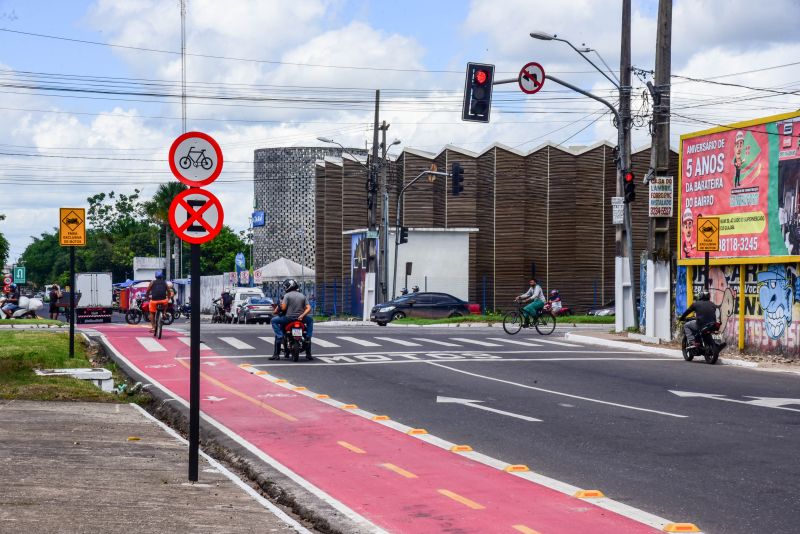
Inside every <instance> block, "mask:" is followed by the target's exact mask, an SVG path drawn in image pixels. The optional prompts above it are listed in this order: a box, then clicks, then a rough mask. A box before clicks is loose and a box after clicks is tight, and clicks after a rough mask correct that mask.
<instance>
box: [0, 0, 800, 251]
mask: <svg viewBox="0 0 800 534" xmlns="http://www.w3.org/2000/svg"><path fill="white" fill-rule="evenodd" d="M187 2H188V10H189V15H188V18H187V35H188V50H189V52H190V53H193V54H206V55H219V56H226V57H238V58H249V59H259V60H265V61H278V62H281V63H278V64H276V63H264V62H260V63H255V62H252V61H236V60H232V59H209V58H201V57H197V56H190V57H189V58H188V73H187V76H188V79H189V82H190V88H189V91H190V94H192V95H200V94H209V95H214V96H215V99H213V100H207V99H197V98H192V99H190V101H189V105H188V113H189V127H190V129H198V130H203V131H206V132H208V133H210V134H211V135H213V136H215V138H217V140H218V141H219V142H220V144H221V145H222V147H223V150H224V151H225V154H226V160H227V161H229V162H230V164H229V165H228V164H226V168H225V171H223V176H222V177H221V178H220V180H219V181H218V182H217V183H215V184H214V186H213V189H214V192H215V193H217V194H218V195H219V196H220V198H221V199H222V202H223V205H224V207H225V211H226V214H227V215H226V223H228V224H230V225H231V226H232V227H234V228H235V229H242V228H244V227H246V226H247V224H248V223H247V216H248V210H247V209H243V208H242V206H251V205H252V183H251V182H250V181H249V179H250V176H251V175H252V164H251V162H252V152H253V150H254V149H256V148H261V147H266V146H282V145H293V146H297V145H309V144H311V145H316V144H319V142H318V141H317V140H316V138H317V137H318V136H320V135H324V136H326V137H334V138H336V140H337V141H340V142H342V143H344V144H348V145H351V146H359V147H363V146H364V145H365V143H368V142H370V141H371V137H372V136H371V131H370V122H371V120H372V111H371V108H372V103H371V99H372V93H373V91H374V89H376V88H381V89H382V90H383V103H382V113H381V118H382V119H386V120H387V122H389V123H391V124H392V127H391V130H390V133H389V135H390V138H395V137H397V138H399V139H401V140H402V145H401V146H400V150H402V149H403V148H416V149H422V150H427V151H431V152H437V151H438V150H440V149H441V148H442V147H443V146H444V145H445V144H448V143H451V144H455V145H457V146H461V147H463V148H465V149H468V150H473V151H477V152H479V151H481V150H483V149H484V148H485V147H487V146H489V145H490V144H491V143H494V142H500V143H503V144H506V145H509V146H512V147H516V148H517V149H519V150H521V151H528V150H531V149H533V148H535V147H536V146H538V145H540V144H542V143H544V142H551V143H553V144H559V143H564V144H565V145H581V144H590V143H594V142H597V141H600V140H613V139H614V138H615V131H614V128H613V125H612V124H611V122H610V120H609V118H608V116H605V115H603V111H604V110H603V109H602V107H601V106H599V105H597V104H596V103H594V102H592V101H588V100H586V99H583V98H582V97H579V96H577V95H575V94H572V93H570V92H568V91H565V90H563V89H562V88H560V87H558V86H555V84H553V83H551V84H546V85H545V88H544V90H543V91H542V92H540V93H539V94H537V95H534V96H532V97H526V96H524V95H522V94H521V93H520V92H519V91H517V89H516V87H515V86H513V85H506V86H503V87H502V88H498V89H497V92H496V96H495V105H494V107H493V111H492V122H491V123H490V124H488V125H483V124H479V125H476V124H465V123H463V122H461V121H460V106H461V103H460V100H461V90H462V88H463V79H464V78H463V77H464V74H463V72H464V68H465V64H466V62H467V61H471V60H472V61H484V62H490V63H494V64H496V65H497V68H498V72H504V73H509V74H508V75H509V76H513V75H514V74H515V73H516V72H518V70H519V68H520V67H522V65H523V64H525V63H526V62H528V61H533V60H535V61H539V62H540V63H542V64H543V65H544V66H545V69H546V70H547V72H550V73H551V74H555V73H558V76H559V77H561V78H564V79H567V80H570V81H572V82H573V83H576V84H578V85H580V86H581V87H584V88H585V89H587V90H591V91H594V92H596V93H597V94H600V95H603V96H606V97H607V98H609V99H612V100H613V99H614V98H615V92H614V91H613V90H612V88H611V87H610V86H609V84H608V83H607V82H605V80H604V79H603V78H602V77H601V76H600V75H599V74H598V73H596V72H594V71H593V70H592V68H591V67H590V66H589V65H588V64H586V63H585V62H583V60H582V59H581V58H580V57H579V56H577V55H576V54H575V53H574V52H573V51H572V50H570V49H569V48H568V47H567V46H565V45H564V44H563V43H557V42H542V41H534V40H532V39H531V38H530V37H529V36H528V33H529V32H530V31H532V30H545V31H548V32H552V33H558V34H559V35H560V36H562V37H565V38H568V39H570V40H571V41H573V42H574V43H575V44H576V45H579V44H581V43H584V42H585V43H586V44H587V45H589V46H592V47H594V48H596V49H597V50H599V51H600V52H601V53H602V55H603V57H604V58H605V59H606V60H607V61H608V63H609V64H610V65H611V66H612V68H616V67H617V66H618V53H619V25H620V21H619V18H620V5H621V3H620V0H573V1H572V2H552V1H546V0H471V1H456V0H445V1H431V0H428V1H420V0H404V1H378V0H293V1H292V2H287V1H285V0H226V1H224V2H222V1H219V0H187ZM178 5H179V4H178V1H177V0H70V1H69V2H64V1H46V0H0V29H9V30H16V31H20V32H30V33H38V34H45V35H53V36H60V37H65V38H70V39H79V40H89V41H97V42H101V43H109V44H119V45H127V46H135V47H144V48H155V49H166V50H179V47H180V17H179V9H178ZM656 6H657V2H656V0H634V1H633V63H634V65H636V66H639V67H643V68H646V69H649V68H652V64H653V54H654V52H653V46H654V42H655V13H656ZM750 8H751V3H750V2H749V0H727V1H723V0H692V1H688V0H682V1H678V2H676V3H675V7H674V30H673V32H674V33H673V43H674V45H673V72H674V73H675V74H680V75H687V76H692V77H697V78H713V79H715V80H722V81H725V82H733V83H737V84H741V85H744V86H748V87H755V88H756V89H747V88H737V87H729V86H719V85H711V84H706V83H690V82H687V81H686V80H685V79H674V80H673V95H674V99H673V103H674V106H675V111H676V112H678V113H680V114H681V116H675V117H674V118H673V123H672V142H673V144H674V145H675V146H677V144H678V136H679V135H680V134H681V133H686V132H690V131H696V130H699V129H703V128H705V127H707V126H709V125H710V124H715V123H728V122H733V121H735V120H743V119H749V118H755V117H760V116H766V115H770V114H773V113H779V112H786V111H791V110H794V109H797V108H799V107H800V98H798V97H794V96H780V95H779V96H775V95H771V96H770V97H769V98H757V99H755V100H752V99H751V98H752V97H754V96H758V97H761V96H763V92H759V91H758V90H757V88H782V89H783V90H796V89H798V87H797V85H798V83H797V80H800V67H799V66H792V65H788V64H789V63H791V61H792V58H796V57H798V55H800V39H798V38H797V37H795V35H796V29H795V24H796V22H795V21H796V20H798V19H799V18H800V5H799V4H798V3H797V2H796V1H794V0H774V1H771V2H768V3H762V5H761V8H760V9H759V10H757V11H754V10H752V9H750ZM179 65H180V63H179V61H178V59H177V58H176V56H174V55H168V54H159V53H153V52H145V51H132V50H125V49H120V48H113V47H109V46H95V45H88V44H79V43H73V42H68V41H63V40H53V39H46V38H38V37H32V36H25V35H21V34H15V33H9V32H5V31H0V68H1V69H4V71H5V72H3V73H2V76H0V78H2V83H0V91H2V92H3V93H4V94H3V98H2V100H0V102H2V104H0V124H3V125H4V127H3V128H0V149H2V150H0V152H3V151H4V152H12V153H15V154H19V153H24V154H27V155H25V156H18V155H0V158H2V160H3V165H2V166H0V181H2V182H3V184H4V187H5V188H6V189H8V188H15V192H16V197H17V199H18V200H19V202H17V203H15V204H14V205H11V204H7V205H2V204H0V213H5V214H6V215H7V216H8V218H7V220H6V221H2V222H0V232H3V233H4V234H5V235H6V236H7V237H8V238H9V240H10V241H11V244H12V254H11V260H12V261H13V260H14V259H16V257H17V256H18V255H19V254H20V253H21V252H22V250H24V248H25V246H27V244H28V243H29V242H30V236H31V235H38V234H39V233H41V232H43V231H47V230H49V229H50V228H52V226H54V225H55V218H56V213H57V208H58V207H59V206H60V205H64V203H71V204H72V205H76V206H80V205H85V199H86V197H87V196H89V194H93V193H96V192H99V191H108V190H111V189H114V190H116V191H119V192H123V191H130V190H132V189H133V188H134V187H139V188H141V189H142V192H143V194H144V195H148V194H151V193H152V191H153V190H154V189H155V187H156V184H157V183H159V181H164V180H168V179H170V175H169V173H168V172H167V171H166V166H165V163H164V162H163V161H162V160H163V159H164V158H165V154H164V151H165V150H166V148H167V147H168V146H169V143H170V142H171V140H172V139H174V137H175V136H176V135H177V134H179V133H180V127H181V125H180V120H179V119H178V118H177V117H179V116H180V106H179V105H178V103H177V102H176V100H175V99H174V98H156V99H151V98H144V97H134V96H130V95H116V96H115V95H101V94H98V93H96V92H88V93H87V92H73V93H63V92H61V93H55V92H52V91H42V90H40V89H25V88H12V87H8V85H9V84H13V85H20V84H30V83H31V82H32V81H33V82H35V83H36V84H39V85H41V84H47V85H51V86H52V85H54V84H64V83H67V84H68V85H70V86H72V87H74V88H78V89H80V90H81V91H86V90H94V89H96V88H97V84H98V83H99V82H96V81H95V82H91V81H88V80H77V81H76V80H65V79H64V77H63V75H83V76H92V77H107V78H126V79H134V78H136V79H151V80H166V81H167V82H164V83H166V84H168V85H164V84H161V83H159V84H158V85H156V86H153V85H145V84H143V83H142V82H132V81H130V80H127V81H125V83H124V87H126V88H127V89H126V90H133V91H137V92H141V91H149V90H158V91H162V92H167V93H170V94H174V93H175V91H176V90H177V89H176V86H175V85H174V83H175V82H177V81H179V80H180V69H179ZM314 65H316V66H314ZM318 65H339V66H344V67H357V68H342V69H337V68H324V67H319V66H318ZM773 66H774V67H777V68H775V69H769V70H767V71H761V72H748V71H753V70H756V69H759V68H763V67H773ZM393 69H394V70H393ZM397 69H411V70H410V71H400V70H397ZM23 71H25V72H29V73H34V74H33V75H28V74H25V72H23ZM437 71H447V72H437ZM742 72H744V73H743V74H737V73H742ZM54 75H56V77H54ZM31 76H32V77H31ZM720 76H722V78H718V77H720ZM119 82H121V81H120V80H117V81H116V82H115V85H116V83H119ZM2 84H5V86H3V85H2ZM169 84H172V85H169ZM295 86H302V87H305V89H297V88H296V87H295ZM154 88H155V89H154ZM642 91H643V85H642V80H639V79H634V95H635V96H634V109H643V110H646V109H647V107H646V106H647V103H646V102H645V101H644V100H643V98H642ZM243 94H245V95H248V96H257V97H259V98H261V97H270V98H272V97H276V98H278V100H276V101H261V100H258V101H254V102H247V101H241V100H234V101H229V100H219V98H216V97H220V96H225V97H229V96H232V95H233V96H236V97H237V98H238V97H241V96H242V95H243ZM288 99H300V102H291V101H289V100H288ZM315 99H323V100H325V102H321V103H306V101H307V100H312V101H313V100H315ZM142 100H145V101H142ZM340 100H344V101H346V102H341V101H340ZM724 100H729V102H725V101H724ZM347 102H356V103H347ZM23 110H40V111H23ZM156 117H157V118H156ZM633 136H634V145H636V146H642V145H644V144H646V143H647V142H648V141H649V134H648V131H647V125H646V117H643V120H642V122H641V124H640V125H639V126H637V128H636V129H635V130H634V133H633ZM12 149H13V150H12ZM68 155H69V156H75V155H77V156H79V157H78V158H73V157H70V158H66V157H64V156H68ZM97 156H101V157H104V158H109V159H105V160H102V159H101V160H96V159H85V158H86V157H91V158H94V157H97ZM81 158H84V159H81ZM82 177H85V179H84V178H82ZM30 206H35V207H36V208H37V209H39V210H43V212H44V213H52V214H53V223H52V224H48V223H47V221H46V220H44V219H42V220H41V221H39V222H41V224H40V226H34V227H31V225H30V223H28V222H25V221H29V220H30V218H29V217H27V216H26V214H27V213H28V211H29V210H30Z"/></svg>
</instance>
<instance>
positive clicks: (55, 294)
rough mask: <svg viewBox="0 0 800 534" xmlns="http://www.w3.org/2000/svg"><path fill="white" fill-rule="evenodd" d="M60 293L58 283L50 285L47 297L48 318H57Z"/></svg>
mask: <svg viewBox="0 0 800 534" xmlns="http://www.w3.org/2000/svg"><path fill="white" fill-rule="evenodd" d="M61 296H62V293H61V288H60V287H59V286H58V284H53V285H52V286H51V287H50V294H49V295H48V297H49V298H50V318H51V319H58V301H59V300H60V299H61Z"/></svg>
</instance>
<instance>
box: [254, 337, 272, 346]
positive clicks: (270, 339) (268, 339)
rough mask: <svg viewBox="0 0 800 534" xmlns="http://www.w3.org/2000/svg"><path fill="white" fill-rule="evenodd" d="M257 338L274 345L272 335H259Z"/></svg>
mask: <svg viewBox="0 0 800 534" xmlns="http://www.w3.org/2000/svg"><path fill="white" fill-rule="evenodd" d="M258 339H260V340H262V341H266V342H267V343H269V344H270V345H274V344H275V338H274V337H259V338H258Z"/></svg>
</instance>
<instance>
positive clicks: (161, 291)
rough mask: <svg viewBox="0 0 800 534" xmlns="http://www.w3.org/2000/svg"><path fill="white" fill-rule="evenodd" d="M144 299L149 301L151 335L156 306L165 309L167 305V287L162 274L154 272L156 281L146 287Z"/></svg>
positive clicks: (154, 322)
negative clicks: (161, 306) (160, 305)
mask: <svg viewBox="0 0 800 534" xmlns="http://www.w3.org/2000/svg"><path fill="white" fill-rule="evenodd" d="M145 297H147V298H148V299H150V304H149V309H150V333H153V332H155V331H156V311H157V310H158V305H159V304H162V305H163V306H164V308H165V309H166V307H167V304H169V286H167V282H166V281H165V280H164V273H162V272H161V271H156V279H155V280H153V281H152V282H150V285H149V286H147V291H145Z"/></svg>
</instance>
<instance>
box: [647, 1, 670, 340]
mask: <svg viewBox="0 0 800 534" xmlns="http://www.w3.org/2000/svg"><path fill="white" fill-rule="evenodd" d="M671 54H672V0H659V2H658V22H657V29H656V64H655V73H654V76H653V81H654V83H652V84H651V83H648V84H647V86H648V89H650V95H651V97H652V98H653V122H652V135H653V141H652V143H651V149H650V172H649V173H648V180H647V181H648V182H649V181H651V180H652V179H653V177H654V178H655V179H656V186H657V187H663V185H662V184H663V181H662V180H661V178H662V177H666V176H668V174H669V159H670V151H669V121H670V77H671V74H672V71H671V69H672V57H671ZM675 183H677V181H676V180H675V179H674V178H673V179H672V191H673V194H674V187H675ZM671 207H672V209H675V208H674V203H673V205H672V206H671ZM649 219H650V220H649V223H648V225H647V252H648V253H647V297H646V300H645V302H646V306H647V313H646V315H645V317H646V320H647V322H646V325H645V334H646V335H648V336H651V337H658V338H663V339H667V340H668V339H670V338H671V337H672V335H671V334H672V320H671V315H670V314H671V308H672V307H671V302H672V298H671V295H670V282H671V280H672V276H671V273H670V261H669V260H670V254H671V250H670V246H669V217H649Z"/></svg>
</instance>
